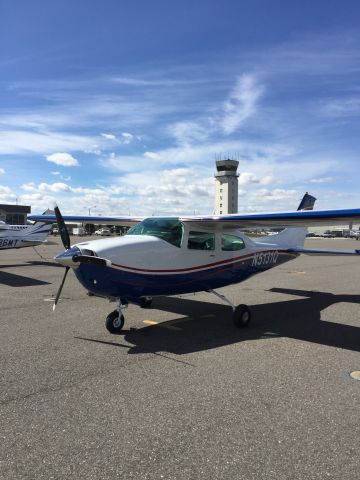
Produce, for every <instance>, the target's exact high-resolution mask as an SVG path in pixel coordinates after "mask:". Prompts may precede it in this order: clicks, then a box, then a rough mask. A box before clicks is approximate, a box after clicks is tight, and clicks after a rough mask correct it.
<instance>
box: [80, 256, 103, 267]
mask: <svg viewBox="0 0 360 480" xmlns="http://www.w3.org/2000/svg"><path fill="white" fill-rule="evenodd" d="M72 259H73V262H79V263H87V264H92V265H99V266H100V267H106V265H107V262H106V260H105V258H99V257H93V256H92V255H74V256H73V257H72Z"/></svg>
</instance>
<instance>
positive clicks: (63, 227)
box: [54, 205, 70, 250]
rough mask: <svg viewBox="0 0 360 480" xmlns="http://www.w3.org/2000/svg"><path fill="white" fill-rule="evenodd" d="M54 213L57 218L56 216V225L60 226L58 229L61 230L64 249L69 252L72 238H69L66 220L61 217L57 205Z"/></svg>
mask: <svg viewBox="0 0 360 480" xmlns="http://www.w3.org/2000/svg"><path fill="white" fill-rule="evenodd" d="M54 212H55V216H56V223H57V225H58V229H59V232H60V237H61V241H62V243H63V245H64V248H65V249H66V250H68V249H69V248H70V236H69V232H68V230H67V228H66V225H65V222H64V219H63V217H62V215H61V212H60V209H59V207H58V206H57V205H55V208H54Z"/></svg>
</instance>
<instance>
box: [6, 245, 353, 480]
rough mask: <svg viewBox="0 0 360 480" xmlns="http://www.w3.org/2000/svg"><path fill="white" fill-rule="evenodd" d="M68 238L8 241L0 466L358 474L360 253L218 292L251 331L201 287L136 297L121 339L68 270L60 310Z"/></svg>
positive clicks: (16, 470)
mask: <svg viewBox="0 0 360 480" xmlns="http://www.w3.org/2000/svg"><path fill="white" fill-rule="evenodd" d="M51 240H53V238H52V239H51ZM56 241H57V242H59V239H58V238H57V239H56ZM72 243H75V240H74V239H72ZM307 246H308V247H309V248H324V249H326V248H335V249H353V248H360V242H356V241H353V240H335V239H322V240H320V239H309V240H307ZM61 249H62V248H61V247H60V245H59V246H56V245H55V246H46V247H45V246H42V247H38V252H40V254H41V255H42V256H43V257H45V258H46V259H47V260H42V259H41V258H39V257H38V256H37V255H36V253H35V252H34V250H33V249H32V248H26V249H21V250H7V251H0V342H1V343H0V358H1V364H0V365H1V389H0V402H1V406H0V478H1V479H6V480H10V479H17V480H19V479H47V480H49V479H62V480H63V479H67V478H74V479H87V480H90V479H113V478H114V479H115V478H121V479H126V480H128V479H141V480H146V479H151V480H153V479H154V480H155V479H176V480H177V479H179V480H180V479H181V480H187V479H200V478H204V479H221V480H224V479H231V480H242V479H244V480H251V479H256V480H262V479H269V480H270V479H274V480H285V479H286V480H289V479H291V480H297V479H299V480H300V479H301V480H304V479H307V480H312V479H321V480H323V479H339V480H340V479H341V480H350V479H354V480H355V479H356V480H357V479H358V478H360V427H359V423H360V422H359V419H360V381H359V380H355V379H353V378H352V377H351V375H350V373H351V372H353V371H359V370H360V305H359V304H360V291H359V286H360V258H355V257H350V258H343V257H307V256H302V257H300V258H299V259H296V260H294V261H292V262H289V263H287V264H285V265H283V266H280V267H277V268H275V269H272V270H270V271H268V272H266V273H264V274H261V275H258V276H256V277H253V278H252V279H250V280H249V281H247V282H244V283H242V284H240V285H237V286H232V287H227V288H224V289H222V290H221V292H222V293H225V294H226V295H227V296H228V297H229V298H230V299H231V300H232V301H233V302H234V303H245V304H248V305H250V306H251V308H252V313H253V320H252V324H251V326H250V327H249V328H247V329H237V328H235V327H234V326H233V324H232V318H231V309H230V308H229V307H228V306H226V305H223V304H221V303H220V301H219V300H218V299H217V298H216V297H214V296H212V295H210V294H206V293H204V294H197V295H184V296H176V297H166V298H161V299H160V298H158V299H155V300H154V303H153V308H151V309H141V308H139V307H135V306H130V307H129V308H128V309H127V311H125V322H126V323H125V327H124V331H123V334H122V335H115V336H114V335H111V334H109V333H108V332H107V330H106V329H105V327H104V320H105V317H106V315H107V314H108V313H109V312H110V311H112V310H113V308H114V305H113V304H109V303H108V302H107V301H106V300H103V299H99V298H95V297H88V296H87V295H86V292H85V290H84V289H83V287H82V286H81V285H80V284H79V283H78V282H77V280H76V278H75V276H74V274H73V273H72V272H70V273H69V275H68V279H67V281H66V283H65V286H64V289H63V294H62V297H61V300H60V302H59V304H58V306H57V309H56V311H55V313H53V312H52V300H53V297H54V295H55V294H56V291H57V289H58V286H59V284H60V281H61V278H62V275H63V267H59V266H57V265H56V264H55V263H54V262H53V260H52V257H53V256H54V255H55V253H58V252H59V251H60V250H61Z"/></svg>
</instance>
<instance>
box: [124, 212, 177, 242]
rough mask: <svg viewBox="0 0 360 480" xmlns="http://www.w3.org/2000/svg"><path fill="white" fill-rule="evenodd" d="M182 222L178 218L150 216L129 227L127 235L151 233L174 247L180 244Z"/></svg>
mask: <svg viewBox="0 0 360 480" xmlns="http://www.w3.org/2000/svg"><path fill="white" fill-rule="evenodd" d="M183 229H184V228H183V224H182V223H181V222H180V221H179V219H178V218H166V217H151V218H146V219H145V220H143V221H142V222H140V223H138V224H137V225H135V226H134V227H132V228H130V230H129V231H128V233H127V234H128V235H151V236H153V237H158V238H161V239H162V240H165V242H168V243H171V245H174V246H175V247H180V246H181V240H182V236H183Z"/></svg>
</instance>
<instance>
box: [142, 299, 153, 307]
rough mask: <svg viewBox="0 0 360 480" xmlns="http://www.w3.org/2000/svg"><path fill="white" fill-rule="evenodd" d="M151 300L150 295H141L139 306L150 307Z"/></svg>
mask: <svg viewBox="0 0 360 480" xmlns="http://www.w3.org/2000/svg"><path fill="white" fill-rule="evenodd" d="M152 301H153V299H152V297H142V298H141V302H140V307H141V308H149V307H151V304H152Z"/></svg>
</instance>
